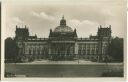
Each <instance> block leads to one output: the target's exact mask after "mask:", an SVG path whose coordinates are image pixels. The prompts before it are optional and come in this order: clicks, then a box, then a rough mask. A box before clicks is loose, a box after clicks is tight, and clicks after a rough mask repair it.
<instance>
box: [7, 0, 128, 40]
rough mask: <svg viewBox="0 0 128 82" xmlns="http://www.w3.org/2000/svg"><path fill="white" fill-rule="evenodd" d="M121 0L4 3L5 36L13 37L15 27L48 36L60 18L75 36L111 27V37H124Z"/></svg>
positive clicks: (44, 0)
mask: <svg viewBox="0 0 128 82" xmlns="http://www.w3.org/2000/svg"><path fill="white" fill-rule="evenodd" d="M124 11H125V5H124V3H123V0H26V1H23V0H18V1H13V2H8V3H5V12H6V15H5V16H6V18H5V19H6V28H5V31H6V32H5V37H14V36H15V30H16V27H15V26H16V25H18V26H20V27H21V28H23V26H24V25H27V27H28V28H29V32H30V35H35V34H37V36H38V37H42V38H43V37H48V35H49V29H50V28H51V29H52V30H54V28H55V27H57V26H58V25H59V21H60V20H61V18H62V15H64V16H65V19H66V21H67V25H68V26H70V27H71V28H72V29H74V28H76V29H77V34H78V37H88V36H89V35H90V34H92V35H96V33H97V30H98V26H99V25H102V26H103V27H107V26H109V25H111V26H112V36H119V37H124V34H125V32H124V30H125V29H126V22H125V21H126V18H125V15H124Z"/></svg>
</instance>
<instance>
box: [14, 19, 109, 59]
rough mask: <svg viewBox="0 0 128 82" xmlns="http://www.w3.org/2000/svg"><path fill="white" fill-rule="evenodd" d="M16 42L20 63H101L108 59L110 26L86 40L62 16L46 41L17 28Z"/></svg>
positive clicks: (99, 29)
mask: <svg viewBox="0 0 128 82" xmlns="http://www.w3.org/2000/svg"><path fill="white" fill-rule="evenodd" d="M15 34H16V36H15V41H16V43H17V46H18V47H19V54H18V55H19V57H20V58H21V60H22V61H29V60H33V59H49V60H74V59H88V60H92V59H93V60H97V61H98V60H102V59H104V58H105V57H107V56H108V51H107V50H108V46H109V44H110V42H111V25H109V27H105V28H103V27H102V26H101V25H100V27H98V32H97V35H95V36H89V38H79V37H78V36H77V32H76V29H72V28H71V27H69V26H67V24H66V20H65V19H64V17H62V19H61V20H60V25H59V26H57V27H56V28H55V29H54V30H52V29H50V33H49V37H48V38H38V37H37V36H36V35H35V36H30V35H29V30H28V28H27V27H26V26H25V28H20V27H18V26H16V31H15Z"/></svg>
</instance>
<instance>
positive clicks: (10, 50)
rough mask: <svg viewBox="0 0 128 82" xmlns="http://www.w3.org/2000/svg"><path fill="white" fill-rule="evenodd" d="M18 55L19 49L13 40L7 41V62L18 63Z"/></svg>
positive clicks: (8, 39)
mask: <svg viewBox="0 0 128 82" xmlns="http://www.w3.org/2000/svg"><path fill="white" fill-rule="evenodd" d="M17 55H18V47H17V45H16V42H15V41H14V40H13V39H12V38H10V37H9V38H7V39H6V40H5V59H6V61H5V62H16V61H17Z"/></svg>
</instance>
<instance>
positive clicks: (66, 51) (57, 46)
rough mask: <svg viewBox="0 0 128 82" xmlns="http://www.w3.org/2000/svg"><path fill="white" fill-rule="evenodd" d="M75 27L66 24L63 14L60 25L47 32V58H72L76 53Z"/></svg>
mask: <svg viewBox="0 0 128 82" xmlns="http://www.w3.org/2000/svg"><path fill="white" fill-rule="evenodd" d="M76 41H77V33H76V29H74V30H73V29H72V28H71V27H69V26H67V25H66V20H65V19H64V16H63V17H62V19H61V20H60V25H59V26H57V27H56V28H55V29H54V30H53V31H52V30H51V29H50V34H49V43H48V44H49V58H50V59H54V60H69V59H74V58H75V57H76V56H77V54H78V49H77V47H78V46H77V43H76Z"/></svg>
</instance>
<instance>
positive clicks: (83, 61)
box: [13, 60, 123, 65]
mask: <svg viewBox="0 0 128 82" xmlns="http://www.w3.org/2000/svg"><path fill="white" fill-rule="evenodd" d="M13 64H62V65H63V64H77V65H81V64H82V65H105V64H107V65H123V63H98V62H91V61H85V60H79V61H78V60H75V61H50V60H40V61H39V60H38V61H33V62H27V63H13Z"/></svg>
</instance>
